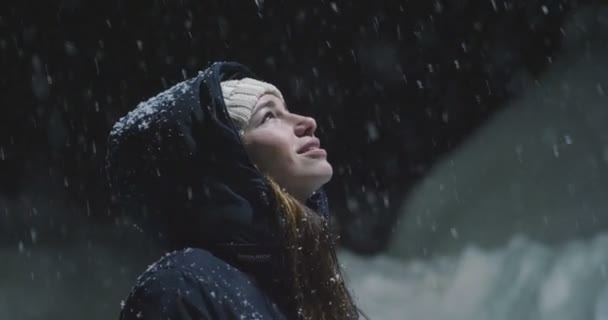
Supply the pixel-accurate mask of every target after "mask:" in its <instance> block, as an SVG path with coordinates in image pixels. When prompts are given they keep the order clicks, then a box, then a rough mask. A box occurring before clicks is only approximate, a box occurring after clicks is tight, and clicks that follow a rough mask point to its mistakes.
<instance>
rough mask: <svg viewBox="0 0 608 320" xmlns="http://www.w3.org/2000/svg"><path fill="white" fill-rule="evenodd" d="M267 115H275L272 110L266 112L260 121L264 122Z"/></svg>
mask: <svg viewBox="0 0 608 320" xmlns="http://www.w3.org/2000/svg"><path fill="white" fill-rule="evenodd" d="M268 116H272V117H273V118H276V116H275V115H274V113H273V112H272V111H270V112H267V113H266V114H265V115H264V117H263V118H262V123H264V122H266V119H267V118H268Z"/></svg>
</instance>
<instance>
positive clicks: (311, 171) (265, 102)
mask: <svg viewBox="0 0 608 320" xmlns="http://www.w3.org/2000/svg"><path fill="white" fill-rule="evenodd" d="M316 128H317V124H316V122H315V120H314V119H313V118H310V117H304V116H301V115H298V114H295V113H290V112H289V111H288V110H287V108H286V107H285V103H284V102H283V101H282V100H281V99H279V98H278V97H276V96H274V95H271V94H265V95H263V96H262V97H261V98H260V99H259V101H258V103H257V104H256V106H255V108H254V110H253V114H252V116H251V119H250V120H249V123H248V124H247V126H246V127H245V128H244V134H243V137H242V139H243V143H244V145H245V149H246V150H247V154H248V155H249V157H250V158H251V159H252V161H253V162H254V163H255V164H256V165H257V167H258V168H259V169H260V171H262V172H263V173H265V174H268V175H269V176H270V177H272V178H273V179H274V180H275V181H276V182H277V183H278V184H279V185H280V186H281V187H283V188H285V189H286V190H287V192H289V193H290V194H291V195H292V196H294V197H296V199H298V200H300V201H304V200H306V199H307V198H308V197H309V196H310V195H312V193H313V192H314V191H316V190H317V189H319V188H320V187H321V186H322V185H324V184H325V183H327V182H328V181H329V180H330V179H331V177H332V174H333V169H332V167H331V165H330V164H329V162H327V153H326V151H325V150H324V149H322V148H321V145H320V143H319V139H317V138H316V137H315V135H314V133H315V130H316Z"/></svg>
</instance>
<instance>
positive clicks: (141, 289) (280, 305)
mask: <svg viewBox="0 0 608 320" xmlns="http://www.w3.org/2000/svg"><path fill="white" fill-rule="evenodd" d="M243 77H251V78H256V77H255V75H254V74H253V73H251V71H249V70H248V69H247V68H245V67H244V66H242V65H240V64H238V63H232V62H221V63H215V64H213V65H211V66H210V67H209V68H208V69H206V70H205V71H203V72H201V73H199V74H198V75H197V76H196V77H194V78H192V79H189V80H186V81H184V82H181V83H178V84H177V85H175V86H173V87H171V88H169V89H167V90H166V91H164V92H162V93H160V94H158V95H157V96H155V97H153V98H151V99H149V100H148V101H145V102H142V103H140V104H139V105H138V106H137V107H136V108H135V109H134V110H133V111H131V112H130V113H129V114H127V115H126V116H125V117H123V118H121V119H120V120H119V121H118V122H117V123H116V124H115V125H114V127H113V129H112V131H111V133H110V138H109V142H108V146H109V151H108V156H107V166H106V169H107V173H108V178H109V181H110V185H111V188H112V191H113V199H114V201H115V204H116V205H117V206H118V207H119V208H120V210H121V211H122V212H123V213H124V214H125V215H126V216H127V217H128V218H129V219H131V220H132V221H133V222H134V223H136V224H137V225H139V226H141V228H142V229H143V230H144V232H145V233H146V234H148V235H150V236H152V237H154V238H155V240H156V241H158V242H159V243H161V244H163V245H165V246H167V247H169V248H172V250H174V251H173V252H171V253H169V254H168V255H166V256H165V257H163V258H162V259H161V260H159V261H158V262H156V263H155V264H153V265H152V266H151V267H150V268H148V270H146V271H145V272H144V273H143V274H142V275H141V276H140V277H139V278H138V281H137V283H136V284H135V286H134V288H133V290H132V292H131V294H130V295H129V297H128V298H127V299H126V301H125V303H124V306H123V308H122V311H121V313H120V319H122V320H129V319H172V320H179V319H287V318H294V317H293V316H292V315H291V314H290V312H291V311H290V310H291V308H289V307H288V304H287V301H288V300H286V299H285V292H284V291H282V286H281V284H280V282H279V281H278V278H279V277H278V275H280V274H281V272H283V270H285V268H284V265H283V251H282V250H283V249H282V248H283V246H281V243H280V240H278V239H279V237H278V236H277V234H278V232H277V228H278V227H277V219H276V203H275V199H274V197H273V194H272V192H271V189H270V187H269V184H268V182H267V180H266V179H265V178H264V177H263V175H262V174H261V173H260V172H259V171H258V170H257V169H256V168H255V166H254V165H253V163H252V162H251V160H250V159H249V157H248V156H247V154H246V152H245V149H244V147H243V145H242V143H241V140H240V137H239V135H238V132H237V129H236V128H235V126H234V124H233V122H232V121H231V119H230V118H229V116H228V112H227V110H226V106H225V104H224V101H223V98H222V92H221V87H220V82H221V81H224V80H229V79H239V78H243ZM307 205H308V206H309V207H311V208H313V209H314V210H316V211H317V212H318V213H320V214H321V215H322V216H324V217H326V218H327V212H328V210H327V198H326V196H325V194H324V192H322V191H321V190H319V191H318V192H316V193H315V194H314V195H313V196H312V197H311V198H310V199H308V201H307Z"/></svg>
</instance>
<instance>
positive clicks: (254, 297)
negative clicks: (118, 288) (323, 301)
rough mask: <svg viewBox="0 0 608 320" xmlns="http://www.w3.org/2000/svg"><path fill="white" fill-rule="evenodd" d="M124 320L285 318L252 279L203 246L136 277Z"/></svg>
mask: <svg viewBox="0 0 608 320" xmlns="http://www.w3.org/2000/svg"><path fill="white" fill-rule="evenodd" d="M120 319H121V320H131V319H133V320H135V319H158V320H160V319H173V320H180V319H220V320H221V319H284V317H283V316H282V314H281V313H280V311H279V309H278V307H277V306H276V305H274V303H273V302H272V301H270V300H269V298H268V297H267V296H266V294H265V293H264V292H263V291H262V290H260V289H259V288H258V287H257V285H256V284H255V282H254V281H253V279H251V278H250V277H249V276H248V275H246V274H244V273H242V272H240V271H239V270H238V269H236V268H234V267H232V266H230V265H228V264H227V263H225V262H223V261H222V260H220V259H218V258H216V257H214V256H213V255H212V254H210V253H209V252H207V251H205V250H201V249H185V250H181V251H177V252H174V253H171V254H168V255H167V256H165V257H163V258H162V259H160V260H159V261H158V262H156V263H154V264H152V265H151V266H150V267H149V268H148V269H147V270H146V272H144V273H143V274H142V275H141V276H140V277H139V278H138V281H137V284H136V285H135V287H134V288H133V290H132V291H131V294H130V295H129V297H128V299H127V301H125V303H124V305H123V308H122V311H121V314H120Z"/></svg>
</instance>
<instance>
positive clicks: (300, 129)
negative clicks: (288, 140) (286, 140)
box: [294, 116, 317, 137]
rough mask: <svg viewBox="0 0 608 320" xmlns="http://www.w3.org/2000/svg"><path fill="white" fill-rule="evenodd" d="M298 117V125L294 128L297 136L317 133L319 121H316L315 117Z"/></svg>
mask: <svg viewBox="0 0 608 320" xmlns="http://www.w3.org/2000/svg"><path fill="white" fill-rule="evenodd" d="M298 117H299V119H298V121H297V122H296V126H295V128H294V131H295V134H296V136H298V137H301V136H313V135H314V134H315V130H317V121H315V119H314V118H311V117H305V116H298Z"/></svg>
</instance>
